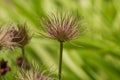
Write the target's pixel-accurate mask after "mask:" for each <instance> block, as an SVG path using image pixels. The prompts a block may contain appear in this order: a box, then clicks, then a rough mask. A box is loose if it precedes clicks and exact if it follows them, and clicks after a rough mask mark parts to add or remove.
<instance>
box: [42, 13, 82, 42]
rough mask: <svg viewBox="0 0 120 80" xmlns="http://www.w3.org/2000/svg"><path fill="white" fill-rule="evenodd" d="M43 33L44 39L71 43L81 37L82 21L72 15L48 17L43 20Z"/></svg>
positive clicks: (52, 15)
mask: <svg viewBox="0 0 120 80" xmlns="http://www.w3.org/2000/svg"><path fill="white" fill-rule="evenodd" d="M41 21H42V23H43V24H42V25H41V26H43V27H42V29H43V31H44V33H41V34H42V35H43V36H44V37H46V38H50V39H54V40H58V41H59V42H65V41H69V40H71V39H74V38H76V37H78V36H79V35H80V33H81V32H80V28H81V25H80V21H79V17H78V16H73V15H72V14H70V13H60V14H54V13H52V14H51V15H48V16H46V17H44V18H42V20H41Z"/></svg>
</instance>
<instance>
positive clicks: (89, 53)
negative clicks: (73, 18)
mask: <svg viewBox="0 0 120 80" xmlns="http://www.w3.org/2000/svg"><path fill="white" fill-rule="evenodd" d="M119 4H120V0H0V24H1V25H2V24H6V23H11V22H16V23H17V22H27V24H28V27H29V28H30V29H31V30H32V31H31V32H33V33H34V34H35V35H34V36H33V38H32V40H31V42H30V44H29V45H27V47H26V56H27V58H28V59H29V61H30V62H32V61H36V62H38V63H39V64H41V63H44V64H46V65H48V66H51V68H55V69H56V71H55V73H57V70H58V58H59V57H58V55H59V54H58V50H59V44H58V43H57V41H56V42H55V41H53V40H48V39H43V38H41V37H39V36H38V34H37V33H38V32H40V28H39V18H40V17H41V16H43V15H46V14H47V13H49V12H54V11H55V10H57V11H59V10H61V9H62V10H64V11H66V10H68V11H72V12H76V13H77V12H78V14H79V15H81V16H83V17H84V19H83V25H85V26H86V32H85V33H84V34H83V35H81V36H80V37H79V38H78V39H76V40H74V41H71V42H66V43H65V46H64V55H63V56H64V58H63V80H120V22H119V21H120V5H119ZM80 46H81V47H80ZM20 55H21V53H20V52H19V50H16V51H13V52H9V53H8V52H7V51H1V52H0V58H5V59H6V60H9V65H11V67H12V71H11V72H9V73H8V74H7V75H6V76H7V80H13V79H12V76H14V72H15V71H16V69H17V68H16V67H15V60H16V58H17V57H18V56H20Z"/></svg>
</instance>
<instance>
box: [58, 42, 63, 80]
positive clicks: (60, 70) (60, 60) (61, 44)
mask: <svg viewBox="0 0 120 80" xmlns="http://www.w3.org/2000/svg"><path fill="white" fill-rule="evenodd" d="M62 57H63V42H60V58H59V73H58V76H59V80H61V77H62V75H61V73H62Z"/></svg>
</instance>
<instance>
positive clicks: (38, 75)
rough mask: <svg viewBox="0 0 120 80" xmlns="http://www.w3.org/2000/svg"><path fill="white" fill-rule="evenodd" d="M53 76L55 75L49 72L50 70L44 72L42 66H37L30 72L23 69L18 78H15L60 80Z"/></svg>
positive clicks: (23, 79) (22, 79)
mask: <svg viewBox="0 0 120 80" xmlns="http://www.w3.org/2000/svg"><path fill="white" fill-rule="evenodd" d="M51 75H53V73H52V72H49V71H48V70H43V68H41V66H38V65H37V64H36V65H34V67H32V68H31V69H30V70H29V71H26V70H24V69H21V71H20V72H18V73H17V76H15V78H16V79H17V80H58V79H56V78H52V77H51Z"/></svg>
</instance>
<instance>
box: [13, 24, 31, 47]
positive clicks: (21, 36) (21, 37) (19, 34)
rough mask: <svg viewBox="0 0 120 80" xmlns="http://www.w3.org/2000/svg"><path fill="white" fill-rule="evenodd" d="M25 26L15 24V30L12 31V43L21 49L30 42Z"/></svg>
mask: <svg viewBox="0 0 120 80" xmlns="http://www.w3.org/2000/svg"><path fill="white" fill-rule="evenodd" d="M28 33H29V32H28V30H27V25H26V24H17V28H16V29H14V32H13V39H12V42H14V43H17V44H18V46H19V47H23V46H25V45H26V44H28V43H29V41H30V39H31V38H30V36H29V34H28Z"/></svg>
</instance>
